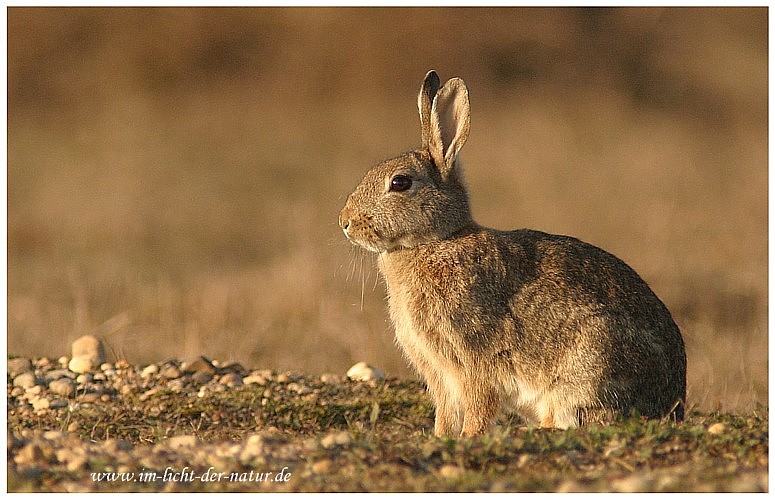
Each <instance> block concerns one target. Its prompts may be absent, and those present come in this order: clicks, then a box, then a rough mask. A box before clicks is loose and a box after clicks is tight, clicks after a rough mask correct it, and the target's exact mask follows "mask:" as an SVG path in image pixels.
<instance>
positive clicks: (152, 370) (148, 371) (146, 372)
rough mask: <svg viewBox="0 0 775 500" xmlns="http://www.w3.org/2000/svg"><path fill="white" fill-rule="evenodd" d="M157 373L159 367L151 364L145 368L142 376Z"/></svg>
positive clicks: (145, 376) (146, 376)
mask: <svg viewBox="0 0 775 500" xmlns="http://www.w3.org/2000/svg"><path fill="white" fill-rule="evenodd" d="M156 373H159V367H158V366H157V365H154V364H150V365H148V366H146V367H145V368H143V371H141V372H140V376H141V377H142V378H150V377H151V376H152V375H155V374H156Z"/></svg>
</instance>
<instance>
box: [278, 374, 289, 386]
mask: <svg viewBox="0 0 775 500" xmlns="http://www.w3.org/2000/svg"><path fill="white" fill-rule="evenodd" d="M276 380H277V383H278V384H287V383H288V382H290V381H291V377H289V376H288V374H287V373H281V374H279V375H278V376H277V379H276Z"/></svg>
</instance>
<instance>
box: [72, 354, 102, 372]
mask: <svg viewBox="0 0 775 500" xmlns="http://www.w3.org/2000/svg"><path fill="white" fill-rule="evenodd" d="M67 367H68V368H69V369H70V371H72V372H75V373H87V372H90V371H93V370H94V369H95V368H96V366H95V364H94V362H93V361H92V359H91V358H89V357H80V356H79V357H75V358H73V359H71V360H70V362H69V363H68V364H67Z"/></svg>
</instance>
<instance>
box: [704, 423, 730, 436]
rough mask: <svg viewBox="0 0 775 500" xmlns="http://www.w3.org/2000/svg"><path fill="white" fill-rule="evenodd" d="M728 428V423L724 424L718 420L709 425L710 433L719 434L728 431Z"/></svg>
mask: <svg viewBox="0 0 775 500" xmlns="http://www.w3.org/2000/svg"><path fill="white" fill-rule="evenodd" d="M726 430H727V426H726V425H724V424H722V423H721V422H716V423H715V424H711V425H710V427H708V434H713V435H719V434H723V433H724V432H726Z"/></svg>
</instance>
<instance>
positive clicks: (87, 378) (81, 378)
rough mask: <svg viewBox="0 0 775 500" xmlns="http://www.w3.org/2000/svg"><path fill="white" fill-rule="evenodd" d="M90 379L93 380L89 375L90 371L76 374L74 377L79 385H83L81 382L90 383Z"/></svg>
mask: <svg viewBox="0 0 775 500" xmlns="http://www.w3.org/2000/svg"><path fill="white" fill-rule="evenodd" d="M92 380H93V378H92V376H91V373H82V374H80V375H78V376H77V377H75V381H76V382H78V383H79V384H81V385H83V384H90V383H91V381H92Z"/></svg>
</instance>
